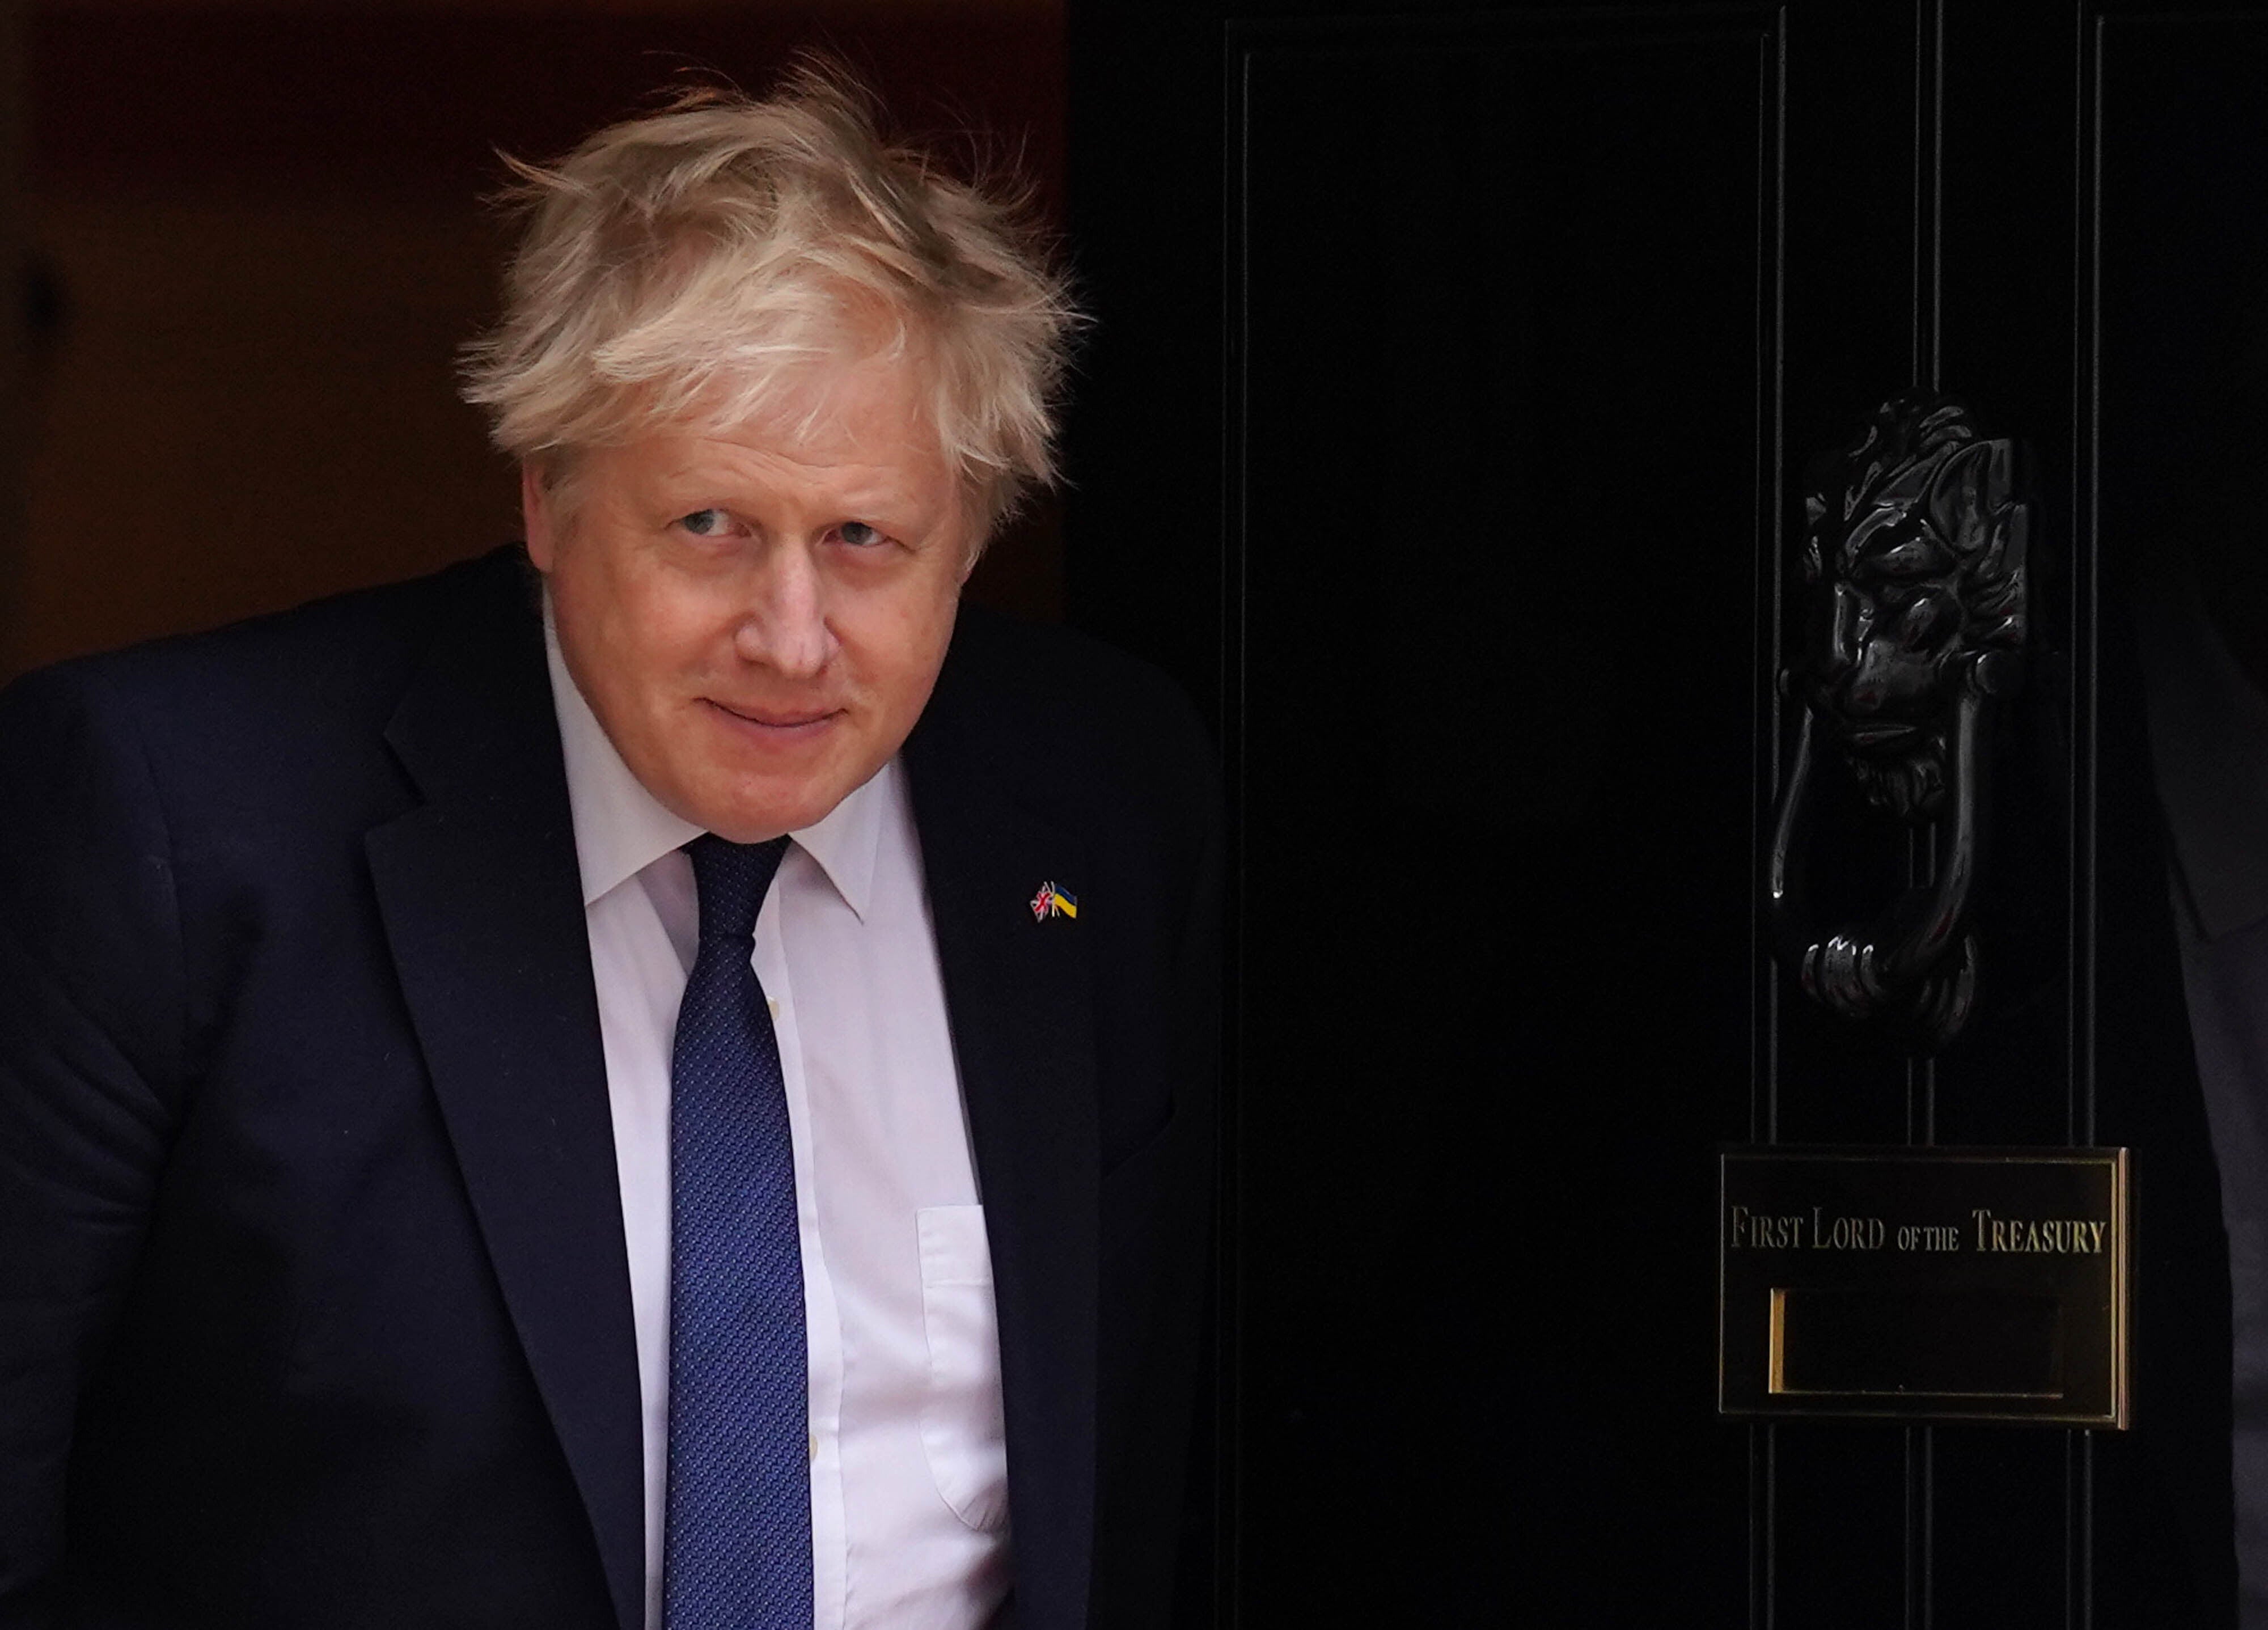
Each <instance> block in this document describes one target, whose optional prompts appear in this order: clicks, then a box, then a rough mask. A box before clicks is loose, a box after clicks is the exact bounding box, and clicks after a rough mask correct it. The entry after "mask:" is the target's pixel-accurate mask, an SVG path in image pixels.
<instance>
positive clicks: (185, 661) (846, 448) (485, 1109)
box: [0, 76, 1219, 1630]
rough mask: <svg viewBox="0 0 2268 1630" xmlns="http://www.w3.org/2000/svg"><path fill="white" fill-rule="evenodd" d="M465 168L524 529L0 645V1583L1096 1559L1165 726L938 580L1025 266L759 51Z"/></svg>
mask: <svg viewBox="0 0 2268 1630" xmlns="http://www.w3.org/2000/svg"><path fill="white" fill-rule="evenodd" d="M524 177H525V180H526V181H527V196H528V201H529V203H530V205H531V213H530V223H529V226H528V229H527V237H526V239H525V241H524V243H523V245H522V246H521V249H520V251H519V255H518V257H517V258H516V260H515V261H514V263H513V267H512V275H511V278H510V281H509V285H508V291H507V303H506V310H505V313H504V318H503V319H502V322H501V323H500V325H499V327H498V328H497V332H496V334H494V335H493V336H491V337H490V339H489V340H488V341H485V342H483V344H482V345H481V346H480V347H478V348H475V352H474V353H473V356H472V358H471V361H470V363H469V366H468V380H469V385H468V394H469V395H470V396H471V397H472V398H473V399H474V400H476V401H478V402H480V403H482V404H483V405H484V406H485V407H486V408H488V409H489V411H490V414H491V415H492V422H493V427H494V431H495V435H496V438H497V442H498V444H500V445H501V446H502V447H504V449H505V450H506V451H507V452H510V453H512V455H513V456H514V457H516V458H517V459H519V461H520V464H521V467H522V471H523V480H522V488H523V498H524V508H525V515H526V521H527V552H526V555H525V557H524V558H523V557H521V556H519V554H517V553H516V552H514V553H510V554H500V555H496V556H491V557H489V558H487V559H484V560H481V561H476V562H469V563H468V564H466V565H464V566H461V567H459V568H456V569H452V570H450V571H447V572H444V573H442V574H441V575H439V576H436V577H434V578H431V579H428V580H425V581H423V582H418V583H412V584H403V585H400V586H398V587H394V588H391V589H386V590H380V591H372V592H369V593H365V594H360V595H353V596H349V597H346V598H342V599H339V600H335V601H332V602H328V603H326V604H322V605H319V606H312V607H308V608H306V609H304V610H302V611H299V612H296V613H289V614H286V615H284V616H282V617H278V618H274V619H269V620H263V621H261V622H257V623H254V624H249V625H247V626H244V627H241V628H233V629H228V630H224V631H222V632H220V633H218V634H216V635H207V636H203V637H200V638H195V639H189V640H184V641H180V642H170V643H166V644H161V645H158V646H155V647H151V648H146V649H143V650H135V651H130V652H126V653H122V654H120V655H117V656H114V657H104V658H98V659H93V660H91V661H86V662H82V663H77V664H67V665H65V666H63V667H62V668H58V669H55V670H52V671H49V672H45V673H41V674H37V675H33V676H32V677H31V678H30V679H26V680H25V681H23V682H21V683H19V684H18V686H16V687H13V688H12V689H11V690H10V691H9V692H8V693H7V694H5V696H4V698H0V1376H4V1384H0V1624H6V1625H17V1624H26V1625H48V1624H63V1623H71V1624H77V1623H90V1624H101V1625H110V1626H161V1625H162V1626H176V1625H180V1626H191V1625H194V1626H206V1625H211V1626H224V1625H225V1626H262V1625H274V1626H301V1625H306V1626H356V1625H372V1626H380V1625H383V1626H389V1627H393V1626H423V1625H438V1624H450V1625H512V1626H522V1625H528V1626H535V1625H541V1626H621V1627H622V1630H637V1627H638V1626H649V1627H651V1630H695V1627H696V1626H728V1625H729V1626H790V1625H792V1626H805V1625H816V1626H827V1627H832V1626H901V1625H902V1626H969V1627H971V1630H973V1627H974V1626H980V1625H983V1624H987V1623H996V1622H1011V1621H1013V1622H1014V1623H1017V1624H1019V1625H1023V1626H1064V1627H1069V1626H1080V1625H1088V1624H1092V1625H1096V1626H1102V1625H1122V1624H1123V1625H1129V1626H1132V1625H1147V1624H1157V1623H1160V1622H1163V1620H1164V1619H1165V1618H1166V1617H1167V1614H1168V1612H1170V1601H1171V1598H1172V1596H1173V1592H1174V1589H1175V1568H1176V1566H1177V1553H1178V1550H1179V1546H1178V1541H1179V1531H1180V1530H1181V1528H1182V1526H1183V1524H1184V1523H1185V1521H1186V1520H1187V1515H1188V1514H1187V1511H1186V1509H1185V1504H1184V1499H1183V1495H1184V1488H1185V1483H1186V1479H1187V1478H1188V1475H1189V1462H1188V1458H1187V1457H1186V1456H1185V1454H1184V1452H1183V1450H1184V1445H1185V1444H1186V1443H1187V1442H1188V1440H1189V1435H1190V1429H1191V1423H1192V1421H1193V1418H1194V1406H1195V1400H1196V1395H1197V1368H1198V1348H1199V1341H1200V1331H1199V1325H1200V1314H1201V1298H1202V1285H1203V1281H1204V1264H1205V1251H1206V1245H1205V1241H1206V1232H1207V1215H1206V1214H1207V1199H1208V1193H1209V1187H1210V1178H1209V1167H1210V1158H1211V1156H1210V1149H1209V1143H1210V1135H1211V1134H1210V1129H1209V1128H1210V1120H1211V1090H1212V1079H1211V1077H1212V1070H1213V1058H1214V1042H1213V1037H1214V1024H1215V1012H1216V1000H1217V951H1216V941H1215V929H1216V909H1217V907H1216V900H1217V891H1218V885H1219V833H1218V829H1217V823H1216V820H1215V816H1214V804H1213V798H1212V795H1211V790H1210V787H1211V778H1210V771H1209V769H1208V762H1207V753H1206V751H1205V749H1204V745H1203V744H1202V740H1201V738H1200V736H1199V734H1198V732H1197V730H1196V729H1195V727H1194V725H1193V724H1192V723H1191V722H1190V720H1189V716H1188V712H1187V709H1186V707H1185V706H1183V705H1182V704H1181V703H1179V702H1178V701H1176V700H1175V698H1174V697H1173V696H1172V695H1171V694H1170V693H1169V692H1168V691H1167V688H1166V687H1163V686H1162V685H1161V683H1160V682H1159V681H1158V680H1157V679H1154V678H1153V677H1152V676H1150V675H1148V674H1147V673H1146V672H1144V671H1142V670H1139V669H1138V668H1136V667H1135V666H1133V665H1132V664H1128V663H1125V662H1123V661H1122V660H1119V659H1116V658H1114V657H1109V656H1108V655H1106V654H1105V653H1102V652H1101V651H1099V650H1095V649H1094V648H1091V647H1089V646H1087V645H1086V644H1085V643H1084V642H1079V641H1077V640H1075V639H1073V638H1072V637H1071V636H1068V635H1044V634H1042V633H1041V632H1038V631H1029V630H1018V629H1014V628H1009V627H1006V626H1004V625H1001V624H998V623H997V622H995V621H993V620H989V619H984V618H982V617H980V616H978V615H977V614H976V613H974V612H962V611H961V609H960V607H959V606H958V592H959V590H960V587H961V583H962V582H963V580H964V579H965V578H966V577H967V576H968V569H969V568H970V566H971V565H972V564H973V562H974V561H975V559H976V553H977V551H978V549H979V547H981V545H982V542H983V538H984V536H985V534H986V532H988V530H989V529H990V527H991V526H992V525H994V524H995V523H996V521H997V520H998V518H999V516H1000V515H1001V514H1002V513H1003V512H1005V510H1006V509H1007V508H1008V507H1009V506H1011V505H1012V504H1013V502H1014V501H1015V498H1016V496H1017V495H1018V493H1019V492H1020V490H1021V489H1022V488H1025V487H1026V486H1027V485H1028V484H1030V483H1031V482H1034V481H1041V480H1044V479H1046V478H1047V476H1048V475H1049V436H1050V432H1051V423H1050V418H1049V399H1050V397H1051V394H1052V392H1053V388H1054V385H1055V383H1056V381H1057V378H1059V376H1060V372H1061V356H1062V348H1063V342H1064V331H1065V329H1066V327H1067V326H1068V321H1069V319H1068V316H1067V312H1066V309H1065V306H1064V302H1063V299H1062V297H1061V293H1060V290H1059V289H1058V287H1057V284H1056V283H1054V282H1053V281H1052V280H1051V279H1050V278H1049V276H1048V275H1047V274H1046V273H1045V271H1044V270H1043V269H1042V268H1041V267H1040V266H1039V264H1038V262H1037V261H1036V259H1035V257H1034V255H1033V254H1032V253H1030V251H1029V250H1028V249H1027V247H1026V246H1025V243H1024V241H1023V239H1021V238H1020V235H1019V234H1018V233H1017V231H1015V230H1014V228H1013V223H1012V220H1011V218H1010V217H1009V216H1008V215H1007V213H1006V212H1005V211H1004V209H1002V208H1001V207H1000V206H999V205H998V203H997V202H993V201H991V200H990V199H988V198H986V197H985V196H984V195H982V194H980V193H978V192H976V191H974V190H972V189H970V188H968V187H963V186H961V185H960V184H958V183H955V182H954V181H951V180H946V179H945V178H943V177H942V176H940V175H939V174H938V173H936V172H935V171H934V170H933V169H932V167H931V166H930V165H927V164H926V163H925V162H924V161H923V160H922V159H921V158H919V156H917V155H914V154H910V153H907V152H903V151H895V150H892V149H889V148H887V147H885V146H884V145H883V144H882V143H880V141H879V140H878V139H877V137H876V136H875V134H874V131H873V126H872V122H871V120H870V116H869V114H868V113H867V112H866V110H865V107H864V106H863V105H862V103H861V102H860V100H859V99H858V97H857V96H856V94H855V93H852V92H848V91H846V90H844V89H843V88H841V87H839V86H838V85H836V84H831V83H829V82H828V81H827V80H825V79H823V78H821V77H814V76H806V77H802V78H800V79H799V80H797V81H796V82H794V83H793V84H791V85H790V87H789V88H788V90H787V91H786V92H785V93H784V94H783V95H782V96H780V97H777V98H776V99H772V100H770V101H769V102H758V103H751V102H745V101H740V100H737V99H719V98H706V99H697V100H695V101H692V102H689V103H686V104H683V105H681V106H678V107H676V108H674V109H673V110H672V111H670V112H667V113H666V114H661V115H659V116H657V117H653V118H650V119H645V120H641V121H635V122H632V123H630V124H626V125H623V126H619V127H616V128H613V129H610V130H608V131H604V132H601V133H600V135H598V136H594V137H593V138H592V140H591V141H589V142H587V143H585V145H584V146H583V147H582V148H580V149H579V150H578V151H577V152H576V153H575V154H573V155H572V156H571V157H570V158H568V159H567V160H565V161H564V162H563V164H562V165H560V166H559V167H558V168H556V170H549V171H539V170H534V169H529V170H527V171H525V172H524ZM311 547H312V546H311ZM531 566H532V567H533V570H532V571H531V569H530V567H531Z"/></svg>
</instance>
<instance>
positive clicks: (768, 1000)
mask: <svg viewBox="0 0 2268 1630" xmlns="http://www.w3.org/2000/svg"><path fill="white" fill-rule="evenodd" d="M764 1005H765V1006H766V1007H768V1008H770V1010H772V1017H774V1018H777V1017H779V1002H778V1001H777V998H774V997H770V996H767V997H765V998H764Z"/></svg>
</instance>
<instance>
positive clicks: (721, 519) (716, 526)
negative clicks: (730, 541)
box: [677, 510, 728, 538]
mask: <svg viewBox="0 0 2268 1630" xmlns="http://www.w3.org/2000/svg"><path fill="white" fill-rule="evenodd" d="M677 524H678V525H680V526H682V527H683V528H685V530H686V531H688V532H691V533H692V534H693V535H694V536H695V537H696V538H714V537H717V536H718V535H719V534H720V533H722V532H724V530H725V526H726V525H728V523H727V521H726V519H725V511H724V510H694V511H693V513H692V514H690V515H687V516H681V517H680V518H679V519H678V523H677Z"/></svg>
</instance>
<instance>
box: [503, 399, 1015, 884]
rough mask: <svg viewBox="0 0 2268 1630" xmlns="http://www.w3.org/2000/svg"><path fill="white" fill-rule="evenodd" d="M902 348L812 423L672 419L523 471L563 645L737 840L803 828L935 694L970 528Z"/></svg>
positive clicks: (643, 753)
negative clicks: (804, 426) (553, 481)
mask: <svg viewBox="0 0 2268 1630" xmlns="http://www.w3.org/2000/svg"><path fill="white" fill-rule="evenodd" d="M922 383H923V381H922V378H921V376H920V374H919V372H918V371H917V369H916V367H915V366H914V365H913V364H912V363H909V361H907V360H904V359H902V358H876V359H869V360H868V361H865V362H862V363H856V364H853V365H850V366H847V367H845V368H843V369H842V370H840V371H836V372H834V373H832V374H831V375H829V376H828V377H827V378H823V379H821V380H820V381H818V382H816V384H815V385H814V386H813V390H812V393H809V394H806V396H804V397H802V398H800V399H799V400H798V401H797V402H796V403H794V404H793V405H792V406H793V407H794V408H795V409H796V410H797V415H796V416H797V417H798V418H799V419H800V417H801V413H800V410H801V409H802V408H805V407H807V406H811V405H813V404H816V405H817V406H818V408H819V409H820V411H819V412H818V413H817V414H816V415H813V418H812V420H811V428H810V429H808V430H799V433H797V434H795V435H792V436H791V435H790V434H788V433H787V432H785V431H782V430H777V429H775V428H773V427H772V426H771V425H770V424H756V425H749V426H745V427H742V428H740V429H738V430H732V431H727V432H716V431H709V430H699V431H696V430H663V431H661V432H660V433H659V434H655V435H651V436H648V437H644V439H642V440H638V441H634V442H630V443H629V444H625V445H622V446H618V447H607V448H600V449H595V450H592V451H589V452H584V453H581V454H580V455H578V458H577V460H576V462H575V465H574V466H573V469H572V471H571V474H570V476H569V480H568V485H567V487H566V488H564V489H560V490H553V491H549V492H547V491H546V490H544V488H543V487H542V486H541V483H540V482H539V481H537V480H536V479H535V477H534V473H533V472H532V471H531V472H528V473H527V474H524V476H523V479H522V482H521V496H522V502H523V509H524V511H525V516H526V520H527V548H528V554H529V555H530V556H531V557H532V558H533V559H534V562H535V564H536V566H537V567H538V568H539V569H541V571H542V572H543V574H544V576H545V577H546V578H547V579H548V581H549V584H550V588H551V600H552V606H553V612H554V615H555V617H556V622H557V627H558V633H559V647H560V652H561V654H562V655H563V657H565V658H566V662H567V668H568V672H570V673H571V674H572V675H573V676H574V678H575V682H576V685H577V686H578V687H579V688H580V689H581V691H582V693H583V694H584V696H585V698H586V699H587V700H588V701H589V702H590V704H591V709H592V711H593V713H595V714H596V715H597V716H598V718H599V723H600V724H601V725H603V726H604V727H605V728H606V731H607V735H608V738H610V739H611V740H612V741H613V743H614V745H615V751H617V752H618V753H621V754H622V760H623V762H624V763H626V764H627V765H629V767H630V771H631V773H632V774H633V775H636V776H637V778H638V780H639V781H640V782H643V783H644V786H645V788H646V789H647V790H648V791H650V792H652V794H653V796H654V797H656V798H658V799H659V800H660V802H661V803H662V804H664V805H666V807H667V808H669V809H670V810H671V811H674V812H675V813H676V814H678V815H680V816H681V817H683V818H684V819H687V820H689V821H691V822H693V823H694V824H695V825H696V826H702V827H704V828H706V829H707V830H709V831H711V832H714V833H718V835H719V836H721V837H725V838H727V839H730V840H732V841H734V842H738V843H754V842H758V841H762V840H764V839H767V838H772V837H777V836H778V835H779V834H780V833H784V832H792V831H794V830H796V829H798V828H799V827H803V826H810V825H811V824H812V823H814V821H817V820H818V819H821V817H822V816H824V815H825V814H826V813H827V812H828V811H829V810H832V809H833V808H834V807H835V806H836V804H839V803H840V802H842V800H843V797H845V796H846V795H848V794H849V793H851V791H853V790H854V789H857V788H858V787H859V786H860V785H862V784H864V783H865V781H866V780H867V779H868V778H869V777H870V776H872V775H873V774H874V772H875V771H876V770H878V769H880V767H882V765H883V764H884V763H885V762H887V760H888V759H889V758H890V755H891V754H893V753H895V752H897V750H898V747H899V745H900V744H901V743H902V742H903V741H904V740H905V738H906V735H907V732H909V731H911V730H912V729H913V726H914V721H915V720H916V719H917V718H918V717H919V716H920V715H921V710H922V708H923V706H924V704H925V703H926V702H927V701H929V694H930V689H931V687H932V685H934V684H935V683H936V680H937V673H938V669H939V665H940V664H942V663H943V661H944V659H945V648H946V642H947V641H948V640H949V639H950V638H951V636H952V634H953V618H954V608H955V606H956V605H957V604H958V600H959V595H960V590H961V581H962V579H964V578H965V577H966V576H968V569H969V567H970V565H971V564H972V563H973V561H972V557H973V554H974V550H973V548H972V543H973V540H972V539H971V538H970V537H969V536H968V525H967V521H966V519H965V514H964V512H965V509H966V506H965V504H964V503H962V500H961V489H960V485H959V483H958V481H956V480H955V478H954V472H953V471H952V469H951V468H950V466H948V465H947V463H946V459H945V457H944V455H943V453H942V452H940V451H939V446H938V438H937V433H936V430H935V429H934V428H933V427H932V425H931V424H930V423H929V422H928V417H927V415H925V414H924V412H923V410H922V408H921V400H922V393H921V385H922Z"/></svg>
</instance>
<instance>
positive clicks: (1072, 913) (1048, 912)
mask: <svg viewBox="0 0 2268 1630" xmlns="http://www.w3.org/2000/svg"><path fill="white" fill-rule="evenodd" d="M1078 915H1079V899H1078V897H1077V896H1076V895H1071V894H1066V893H1064V892H1063V891H1062V890H1061V889H1059V888H1057V887H1056V885H1054V884H1052V883H1042V885H1040V892H1038V893H1036V894H1035V895H1033V896H1032V920H1033V921H1035V922H1045V921H1047V920H1048V919H1049V917H1077V916H1078Z"/></svg>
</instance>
